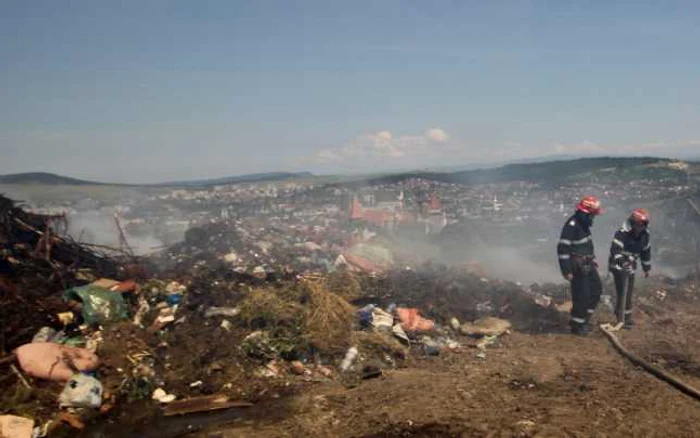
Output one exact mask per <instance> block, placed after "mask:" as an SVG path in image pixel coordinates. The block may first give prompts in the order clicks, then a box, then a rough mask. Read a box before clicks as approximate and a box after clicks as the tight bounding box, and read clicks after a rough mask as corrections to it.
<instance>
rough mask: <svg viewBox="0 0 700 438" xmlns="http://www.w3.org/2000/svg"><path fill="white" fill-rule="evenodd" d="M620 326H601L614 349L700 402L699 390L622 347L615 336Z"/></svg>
mask: <svg viewBox="0 0 700 438" xmlns="http://www.w3.org/2000/svg"><path fill="white" fill-rule="evenodd" d="M620 326H621V324H618V325H617V326H613V325H611V324H601V325H600V329H601V330H602V331H603V333H604V334H605V336H607V338H608V339H609V340H610V343H612V345H613V347H615V349H616V350H617V351H618V352H619V353H620V354H621V355H622V356H623V357H625V358H627V359H628V360H629V361H630V362H632V363H633V364H634V365H637V366H638V367H641V368H642V369H644V370H645V371H646V372H648V373H649V374H652V375H653V376H654V377H656V378H658V379H660V380H663V381H664V382H666V383H668V384H669V385H671V386H673V387H674V388H676V389H677V390H679V391H680V392H682V393H684V394H686V395H689V396H691V397H693V398H694V399H696V400H700V391H698V390H697V389H695V388H693V387H692V386H690V385H688V384H687V383H685V382H682V381H680V380H678V379H677V378H675V377H674V376H672V375H670V374H668V373H667V372H665V371H663V370H660V369H659V368H657V367H655V366H653V365H651V364H650V363H649V362H647V361H645V360H643V359H641V358H639V357H637V356H635V355H634V354H632V353H631V352H630V351H629V350H627V349H626V348H625V347H624V346H623V345H622V343H620V340H619V339H618V338H617V336H615V333H614V332H615V331H617V330H619V327H620Z"/></svg>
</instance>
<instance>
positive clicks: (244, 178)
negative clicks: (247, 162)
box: [156, 172, 314, 187]
mask: <svg viewBox="0 0 700 438" xmlns="http://www.w3.org/2000/svg"><path fill="white" fill-rule="evenodd" d="M313 177H314V175H313V174H312V173H309V172H296V173H293V172H269V173H253V174H250V175H240V176H227V177H223V178H213V179H203V180H195V181H174V182H169V183H162V184H156V185H158V186H184V187H205V186H215V185H224V184H239V183H256V182H268V181H289V180H293V179H309V178H313Z"/></svg>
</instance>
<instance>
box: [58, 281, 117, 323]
mask: <svg viewBox="0 0 700 438" xmlns="http://www.w3.org/2000/svg"><path fill="white" fill-rule="evenodd" d="M63 298H64V299H65V300H75V301H80V302H82V309H81V311H82V315H83V319H84V320H85V322H86V323H87V324H94V323H98V324H102V323H105V322H115V321H120V320H123V319H126V318H127V311H126V309H127V307H126V303H125V302H124V297H122V295H121V294H120V293H119V292H112V291H109V290H107V289H103V288H101V287H98V286H94V285H87V286H81V287H75V288H73V289H68V290H67V291H66V292H65V293H64V294H63Z"/></svg>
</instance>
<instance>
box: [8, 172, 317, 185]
mask: <svg viewBox="0 0 700 438" xmlns="http://www.w3.org/2000/svg"><path fill="white" fill-rule="evenodd" d="M313 177H314V175H313V174H311V173H308V172H298V173H290V172H271V173H255V174H251V175H240V176H229V177H224V178H213V179H203V180H195V181H175V182H168V183H161V184H115V183H105V182H96V181H87V180H83V179H77V178H70V177H67V176H61V175H56V174H54V173H47V172H30V173H14V174H11V175H0V184H46V185H72V186H89V185H100V186H125V187H126V186H129V187H171V186H176V187H206V186H213V185H221V184H235V183H246V182H247V183H255V182H266V181H288V180H292V179H308V178H313Z"/></svg>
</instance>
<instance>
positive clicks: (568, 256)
mask: <svg viewBox="0 0 700 438" xmlns="http://www.w3.org/2000/svg"><path fill="white" fill-rule="evenodd" d="M570 258H571V254H559V260H569V259H570Z"/></svg>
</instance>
